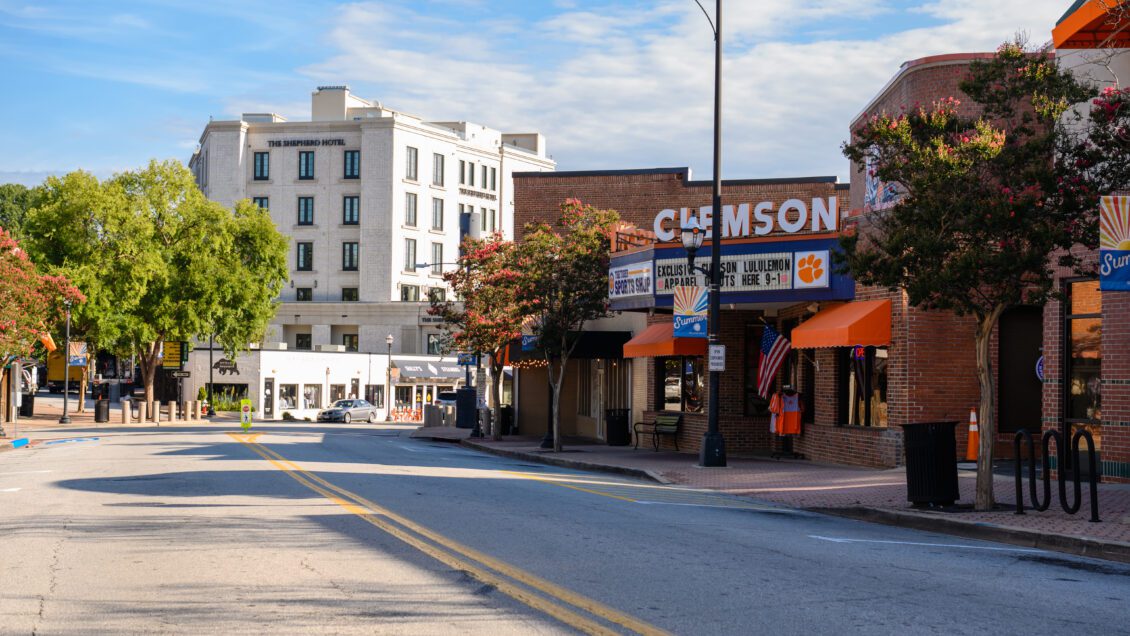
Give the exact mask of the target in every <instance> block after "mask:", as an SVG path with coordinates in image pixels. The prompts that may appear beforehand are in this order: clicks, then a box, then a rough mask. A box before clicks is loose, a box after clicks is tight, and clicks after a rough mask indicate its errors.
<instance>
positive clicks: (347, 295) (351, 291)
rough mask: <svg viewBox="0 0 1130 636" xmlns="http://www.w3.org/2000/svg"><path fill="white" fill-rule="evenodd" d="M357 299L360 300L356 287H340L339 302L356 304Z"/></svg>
mask: <svg viewBox="0 0 1130 636" xmlns="http://www.w3.org/2000/svg"><path fill="white" fill-rule="evenodd" d="M359 299H360V295H359V294H358V292H357V288H356V287H342V288H341V300H342V302H347V303H352V302H357V301H358V300H359Z"/></svg>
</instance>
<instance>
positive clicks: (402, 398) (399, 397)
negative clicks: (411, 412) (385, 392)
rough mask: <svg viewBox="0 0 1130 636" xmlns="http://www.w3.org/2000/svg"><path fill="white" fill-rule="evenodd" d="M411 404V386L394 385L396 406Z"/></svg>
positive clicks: (409, 405) (401, 406)
mask: <svg viewBox="0 0 1130 636" xmlns="http://www.w3.org/2000/svg"><path fill="white" fill-rule="evenodd" d="M411 406H412V387H410V386H398V387H396V408H398V409H401V408H407V407H411Z"/></svg>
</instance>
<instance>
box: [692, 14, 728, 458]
mask: <svg viewBox="0 0 1130 636" xmlns="http://www.w3.org/2000/svg"><path fill="white" fill-rule="evenodd" d="M695 1H696V2H698V0H695ZM698 6H699V8H702V3H698ZM714 7H715V8H714V21H713V22H712V23H711V27H712V28H713V30H714V188H713V192H712V198H711V203H710V205H711V208H710V209H711V215H710V226H711V235H710V236H711V239H710V313H709V318H708V332H709V342H710V344H712V345H716V344H719V336H720V333H721V326H722V295H721V287H722V249H721V243H722V231H721V230H722V224H721V223H720V222H719V219H721V218H722V0H716V1H715V4H714ZM703 13H706V10H705V9H703ZM706 17H707V20H709V19H710V16H709V15H707V16H706ZM702 229H705V228H702ZM692 234H693V232H692ZM685 240H686V239H684V241H685ZM698 240H699V245H700V246H701V244H702V243H701V241H702V239H701V238H699V239H698ZM684 244H685V243H684ZM687 255H688V258H690V259H692V260H693V257H692V256H691V252H690V251H689V250H688V253H687ZM721 379H722V373H721V372H720V371H711V372H710V404H709V405H708V411H707V420H706V422H707V424H706V433H705V434H703V436H702V448H701V449H700V450H699V454H698V463H699V465H700V466H702V467H704V468H705V467H722V466H725V465H726V443H725V441H724V440H723V439H722V433H721V431H719V430H718V406H719V405H718V399H719V398H718V395H719V390H718V389H719V386H718V385H719V384H720V382H721Z"/></svg>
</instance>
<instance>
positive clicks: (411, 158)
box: [404, 146, 420, 181]
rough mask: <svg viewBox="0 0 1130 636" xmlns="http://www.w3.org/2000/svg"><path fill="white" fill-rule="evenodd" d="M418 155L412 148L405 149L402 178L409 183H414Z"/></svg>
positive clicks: (417, 167) (418, 162)
mask: <svg viewBox="0 0 1130 636" xmlns="http://www.w3.org/2000/svg"><path fill="white" fill-rule="evenodd" d="M419 154H420V153H419V152H417V151H416V149H415V148H413V147H412V146H408V147H407V151H406V153H405V157H404V178H405V179H408V180H409V181H416V175H417V174H418V173H417V171H418V170H419V168H420V160H419Z"/></svg>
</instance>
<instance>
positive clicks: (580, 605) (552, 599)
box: [228, 433, 668, 636]
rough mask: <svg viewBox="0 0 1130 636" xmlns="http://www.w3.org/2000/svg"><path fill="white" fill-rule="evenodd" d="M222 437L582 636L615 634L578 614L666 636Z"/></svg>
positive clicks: (245, 440)
mask: <svg viewBox="0 0 1130 636" xmlns="http://www.w3.org/2000/svg"><path fill="white" fill-rule="evenodd" d="M228 435H230V436H231V437H232V438H233V439H235V440H236V441H238V442H240V443H241V444H243V445H244V446H246V447H248V448H250V449H251V450H252V451H253V452H255V453H256V454H257V455H259V456H260V457H262V458H263V459H265V460H267V461H268V462H270V463H271V465H273V466H274V467H275V468H278V469H279V470H281V471H283V472H284V473H286V474H287V475H289V476H290V477H291V478H293V479H294V480H295V481H297V482H298V483H300V484H302V485H303V486H306V487H307V488H309V489H310V490H313V491H314V492H316V493H318V494H320V495H322V496H323V497H325V498H326V499H329V500H330V501H332V502H334V503H335V504H337V505H339V506H341V507H342V508H344V509H345V510H347V511H348V512H350V513H351V514H354V515H356V516H358V517H360V518H361V519H364V520H365V521H366V522H368V523H370V524H372V525H373V526H375V527H377V528H379V529H381V530H383V531H384V532H386V533H388V534H389V535H391V536H393V537H396V538H397V539H400V540H401V541H403V542H404V543H407V544H408V545H410V546H412V547H413V548H415V549H417V550H419V551H420V552H423V553H424V554H427V555H428V556H430V557H432V558H434V559H436V560H437V561H440V562H441V563H444V564H445V565H447V566H449V567H451V568H453V569H456V570H461V571H464V572H467V573H468V574H470V575H471V576H472V577H474V578H476V579H478V580H479V581H481V582H483V583H485V584H488V585H493V586H494V587H495V588H496V589H498V591H500V592H502V593H503V594H506V595H507V596H510V597H511V598H513V599H515V600H517V601H519V602H521V603H524V604H525V605H528V606H529V607H532V608H533V609H535V610H538V611H540V612H544V613H545V614H548V615H549V616H552V617H554V618H556V619H557V620H559V621H561V622H563V623H565V624H567V625H570V626H572V627H574V628H576V629H578V630H580V631H582V632H584V633H586V634H617V633H620V632H619V631H617V630H614V629H611V628H610V627H608V626H607V625H605V624H604V623H600V622H598V621H596V620H593V619H592V618H590V617H589V616H585V615H584V614H582V613H581V612H585V613H587V614H589V615H591V616H595V617H598V618H601V619H604V620H605V621H608V622H609V623H612V624H615V625H619V626H621V627H624V628H626V629H628V630H631V631H632V632H635V633H638V634H647V635H649V636H651V635H661V634H667V633H668V632H665V631H663V630H661V629H659V628H657V627H655V626H653V625H649V624H648V623H645V622H643V621H641V620H639V619H637V618H635V617H633V616H630V615H628V614H625V613H623V612H620V611H619V610H616V609H613V608H611V607H609V606H607V605H604V604H603V603H600V602H598V601H595V600H593V599H591V598H588V597H586V596H583V595H581V594H577V593H576V592H573V591H572V590H568V589H565V588H563V587H561V586H559V585H556V584H554V583H551V582H549V581H546V580H545V579H542V578H540V577H537V576H535V575H533V574H530V573H529V572H526V571H524V570H521V569H519V568H516V567H514V566H511V565H509V564H507V563H504V562H502V561H500V560H498V559H496V558H494V557H492V556H490V555H487V554H483V553H482V552H479V551H478V550H475V549H473V548H471V547H468V546H465V545H463V544H461V543H458V542H456V541H453V540H451V539H449V538H447V537H445V536H443V535H441V534H439V533H437V532H435V531H433V530H430V529H428V528H425V527H424V526H421V525H419V524H417V523H415V522H413V521H411V520H409V519H407V518H405V517H402V516H400V515H398V514H396V513H394V512H392V511H390V510H388V509H387V508H384V507H383V506H380V505H378V504H376V503H374V502H372V501H370V500H368V499H366V498H364V497H362V496H360V495H358V494H356V493H353V492H350V491H348V490H346V489H344V488H341V487H340V486H337V485H335V484H332V483H330V482H328V481H326V480H325V479H322V478H321V477H319V476H317V475H315V474H314V473H311V472H309V471H307V470H305V469H303V468H302V467H300V466H299V465H298V464H296V463H294V462H292V461H290V460H288V459H286V458H285V457H283V456H282V455H280V454H279V453H277V452H275V451H274V450H272V449H270V448H267V447H266V446H264V445H262V444H260V443H258V441H257V440H258V438H259V436H260V435H262V434H261V433H252V434H239V433H228ZM577 610H580V611H581V612H578V611H577Z"/></svg>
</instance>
